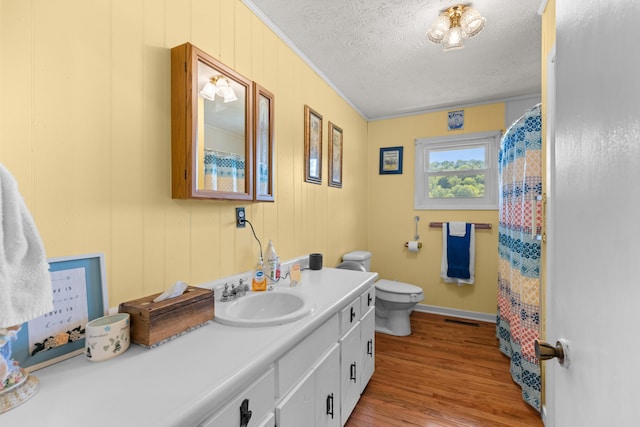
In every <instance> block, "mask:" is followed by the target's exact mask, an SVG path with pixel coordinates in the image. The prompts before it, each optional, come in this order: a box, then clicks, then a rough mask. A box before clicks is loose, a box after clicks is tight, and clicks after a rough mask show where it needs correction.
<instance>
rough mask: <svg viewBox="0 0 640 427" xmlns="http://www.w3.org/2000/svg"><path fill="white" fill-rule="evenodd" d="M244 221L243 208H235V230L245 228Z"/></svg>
mask: <svg viewBox="0 0 640 427" xmlns="http://www.w3.org/2000/svg"><path fill="white" fill-rule="evenodd" d="M244 219H245V216H244V208H236V228H244V227H246V226H247V223H246V222H245V221H244Z"/></svg>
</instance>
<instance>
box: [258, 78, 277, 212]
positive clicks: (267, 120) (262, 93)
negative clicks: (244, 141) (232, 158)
mask: <svg viewBox="0 0 640 427" xmlns="http://www.w3.org/2000/svg"><path fill="white" fill-rule="evenodd" d="M253 88H254V93H253V99H254V102H255V111H254V119H255V157H256V161H255V165H256V173H255V186H254V190H255V199H256V200H260V201H265V202H273V199H274V197H273V153H274V150H273V148H274V147H273V144H274V140H273V126H274V124H273V123H274V121H273V114H274V106H273V103H274V95H273V94H272V93H271V92H269V91H268V90H266V89H265V88H263V87H262V86H260V85H259V84H257V83H255V82H254V83H253Z"/></svg>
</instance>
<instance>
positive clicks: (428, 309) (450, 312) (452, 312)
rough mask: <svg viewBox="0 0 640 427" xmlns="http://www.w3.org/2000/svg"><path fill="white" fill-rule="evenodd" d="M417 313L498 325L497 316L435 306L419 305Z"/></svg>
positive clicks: (416, 308)
mask: <svg viewBox="0 0 640 427" xmlns="http://www.w3.org/2000/svg"><path fill="white" fill-rule="evenodd" d="M414 310H415V311H421V312H423V313H432V314H440V315H442V316H450V317H458V318H461V319H471V320H479V321H481V322H490V323H496V315H495V314H489V313H480V312H477V311H466V310H456V309H454V308H446V307H438V306H435V305H426V304H418V305H416V307H415V308H414Z"/></svg>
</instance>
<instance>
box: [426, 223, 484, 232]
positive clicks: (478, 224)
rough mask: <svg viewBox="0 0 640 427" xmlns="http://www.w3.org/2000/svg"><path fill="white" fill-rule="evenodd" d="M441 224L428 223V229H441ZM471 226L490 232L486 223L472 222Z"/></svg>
mask: <svg viewBox="0 0 640 427" xmlns="http://www.w3.org/2000/svg"><path fill="white" fill-rule="evenodd" d="M442 224H444V223H442V222H430V223H429V227H439V228H442ZM472 224H473V225H475V226H476V229H479V230H490V229H491V228H492V225H491V224H489V223H486V222H473V223H472Z"/></svg>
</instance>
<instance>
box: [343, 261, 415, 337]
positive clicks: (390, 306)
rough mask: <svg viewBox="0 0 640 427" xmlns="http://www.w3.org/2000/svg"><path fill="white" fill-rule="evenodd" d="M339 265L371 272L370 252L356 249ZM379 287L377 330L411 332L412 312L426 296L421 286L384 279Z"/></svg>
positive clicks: (388, 332)
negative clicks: (410, 318) (410, 316)
mask: <svg viewBox="0 0 640 427" xmlns="http://www.w3.org/2000/svg"><path fill="white" fill-rule="evenodd" d="M342 261H343V262H342V264H340V265H338V268H346V269H351V270H362V271H371V252H367V251H353V252H349V253H347V254H345V255H344V256H343V257H342ZM375 286H376V331H378V332H382V333H385V334H389V335H397V336H406V335H411V322H410V320H409V315H410V314H411V312H412V311H413V308H414V307H415V306H416V304H418V303H419V302H420V301H422V300H423V299H424V295H423V293H422V289H421V288H420V287H418V286H415V285H410V284H408V283H402V282H394V281H391V280H385V279H381V280H378V281H377V282H376V284H375Z"/></svg>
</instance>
